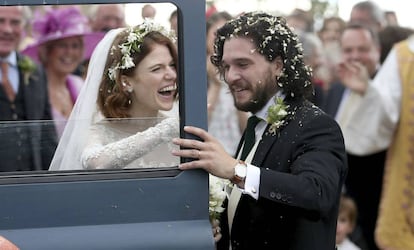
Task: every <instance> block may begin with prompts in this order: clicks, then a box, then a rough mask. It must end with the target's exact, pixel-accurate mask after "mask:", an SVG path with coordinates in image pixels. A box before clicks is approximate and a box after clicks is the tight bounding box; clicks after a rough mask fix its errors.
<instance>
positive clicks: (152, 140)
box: [81, 118, 179, 169]
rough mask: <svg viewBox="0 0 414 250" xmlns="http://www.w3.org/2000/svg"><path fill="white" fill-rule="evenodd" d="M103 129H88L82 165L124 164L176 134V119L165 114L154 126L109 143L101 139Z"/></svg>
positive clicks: (114, 166) (100, 167)
mask: <svg viewBox="0 0 414 250" xmlns="http://www.w3.org/2000/svg"><path fill="white" fill-rule="evenodd" d="M106 132H107V131H106V130H104V129H102V128H99V127H94V128H92V129H91V132H90V135H89V138H90V139H89V143H88V145H87V146H86V147H85V150H84V151H83V153H82V157H81V159H82V165H83V167H84V168H86V169H108V168H124V167H125V166H126V165H128V164H129V163H131V162H132V161H134V160H136V159H138V158H140V157H142V156H144V155H145V154H147V153H148V152H150V151H151V150H152V149H154V148H155V147H157V146H158V145H160V144H161V143H165V142H168V141H170V140H171V139H172V138H174V137H178V136H179V122H178V120H177V119H176V118H166V119H164V120H163V121H162V122H160V123H158V124H157V125H156V126H154V127H150V128H148V129H146V130H145V131H142V132H138V133H136V134H134V135H131V136H129V137H126V138H123V139H120V140H118V141H114V142H111V143H108V144H105V143H104V141H105V138H106V137H107V136H108V134H107V133H106Z"/></svg>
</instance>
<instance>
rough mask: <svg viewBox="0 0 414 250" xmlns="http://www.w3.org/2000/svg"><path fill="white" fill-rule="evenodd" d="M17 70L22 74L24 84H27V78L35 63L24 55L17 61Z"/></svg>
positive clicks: (34, 67)
mask: <svg viewBox="0 0 414 250" xmlns="http://www.w3.org/2000/svg"><path fill="white" fill-rule="evenodd" d="M18 66H19V70H20V72H22V74H23V78H24V79H23V82H24V84H25V85H27V84H29V78H30V76H31V74H32V73H33V72H34V71H35V69H36V64H35V63H34V62H33V61H32V60H31V59H30V58H28V57H26V56H24V57H23V58H22V59H21V60H19V62H18Z"/></svg>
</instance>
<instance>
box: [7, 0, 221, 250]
mask: <svg viewBox="0 0 414 250" xmlns="http://www.w3.org/2000/svg"><path fill="white" fill-rule="evenodd" d="M90 2H91V3H92V2H93V3H97V4H103V3H114V2H115V1H111V0H107V1H106V0H99V1H90ZM144 2H150V3H152V4H157V3H160V2H161V1H153V0H152V1H139V0H135V1H124V0H117V1H116V3H119V4H121V3H144ZM163 3H170V4H173V5H175V6H176V8H177V10H178V44H177V45H178V51H179V67H178V71H179V72H178V75H179V86H180V94H179V117H180V127H181V135H182V136H183V137H187V138H189V137H190V135H188V134H186V133H184V132H183V131H182V127H183V126H184V125H195V126H198V127H201V128H204V129H206V127H207V116H206V113H207V111H206V108H207V105H206V87H207V84H206V72H205V68H206V67H205V32H204V31H205V19H204V13H205V1H201V0H170V1H168V2H166V1H164V2H163ZM3 4H4V5H20V4H22V2H21V1H18V0H9V1H7V2H4V3H3ZM24 4H29V5H57V4H59V5H66V4H75V5H77V4H79V5H85V4H90V3H86V2H85V0H59V1H50V2H49V1H44V0H30V1H25V3H24ZM167 18H168V17H166V19H167ZM48 122H49V123H51V122H52V121H27V122H25V123H24V124H22V123H16V124H12V123H7V122H0V123H1V125H4V124H6V125H9V126H2V128H1V129H3V130H2V131H0V133H1V134H2V136H8V132H7V129H10V127H11V128H14V129H15V128H16V127H19V126H23V125H24V126H29V127H30V126H33V127H34V126H39V124H40V125H42V124H41V123H45V124H46V123H48ZM2 150H7V148H4V147H2ZM189 160H191V159H181V161H182V162H184V161H189ZM0 161H1V159H0ZM0 164H1V162H0ZM74 164H78V163H76V162H74ZM0 235H3V236H4V237H6V238H8V239H9V240H11V241H12V242H14V243H15V244H16V245H17V246H19V247H20V248H21V249H43V250H45V249H157V250H160V249H180V250H183V249H192V250H193V249H214V240H213V236H212V230H211V225H210V222H209V216H208V175H207V174H206V173H205V172H203V171H201V170H194V171H185V172H182V171H180V170H179V169H178V168H177V166H171V167H168V168H159V169H150V168H143V169H124V170H82V171H61V172H54V171H21V172H2V173H0Z"/></svg>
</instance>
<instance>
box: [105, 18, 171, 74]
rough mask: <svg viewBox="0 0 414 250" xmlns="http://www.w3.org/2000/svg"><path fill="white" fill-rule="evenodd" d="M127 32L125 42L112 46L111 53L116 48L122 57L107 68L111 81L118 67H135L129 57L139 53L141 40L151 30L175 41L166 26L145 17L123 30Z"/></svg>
mask: <svg viewBox="0 0 414 250" xmlns="http://www.w3.org/2000/svg"><path fill="white" fill-rule="evenodd" d="M125 32H126V33H128V37H127V39H126V41H125V42H123V43H121V44H119V45H118V46H115V45H114V46H112V48H111V53H110V54H111V55H113V53H114V51H115V50H117V49H120V50H121V53H122V58H121V61H120V62H118V63H117V64H116V65H115V66H112V67H110V68H109V69H108V77H109V79H111V80H112V81H115V79H116V77H117V72H118V70H120V69H129V68H132V67H135V63H134V60H133V58H132V57H131V54H132V53H139V52H140V50H141V45H142V42H143V41H144V38H145V36H146V35H148V34H149V33H151V32H159V33H161V34H162V35H164V36H166V37H168V38H169V39H170V40H171V41H172V42H175V40H176V37H175V35H174V33H172V32H171V31H168V30H167V29H166V28H164V27H163V26H161V25H160V24H157V23H154V22H153V21H151V20H150V19H145V20H144V22H143V23H142V24H140V25H137V26H135V27H130V28H127V29H126V30H125Z"/></svg>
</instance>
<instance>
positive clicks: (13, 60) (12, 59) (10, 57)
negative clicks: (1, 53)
mask: <svg viewBox="0 0 414 250" xmlns="http://www.w3.org/2000/svg"><path fill="white" fill-rule="evenodd" d="M0 61H6V62H8V63H9V64H10V65H11V66H14V67H16V66H17V53H16V51H12V52H11V53H10V54H9V55H8V56H7V57H3V58H0Z"/></svg>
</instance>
